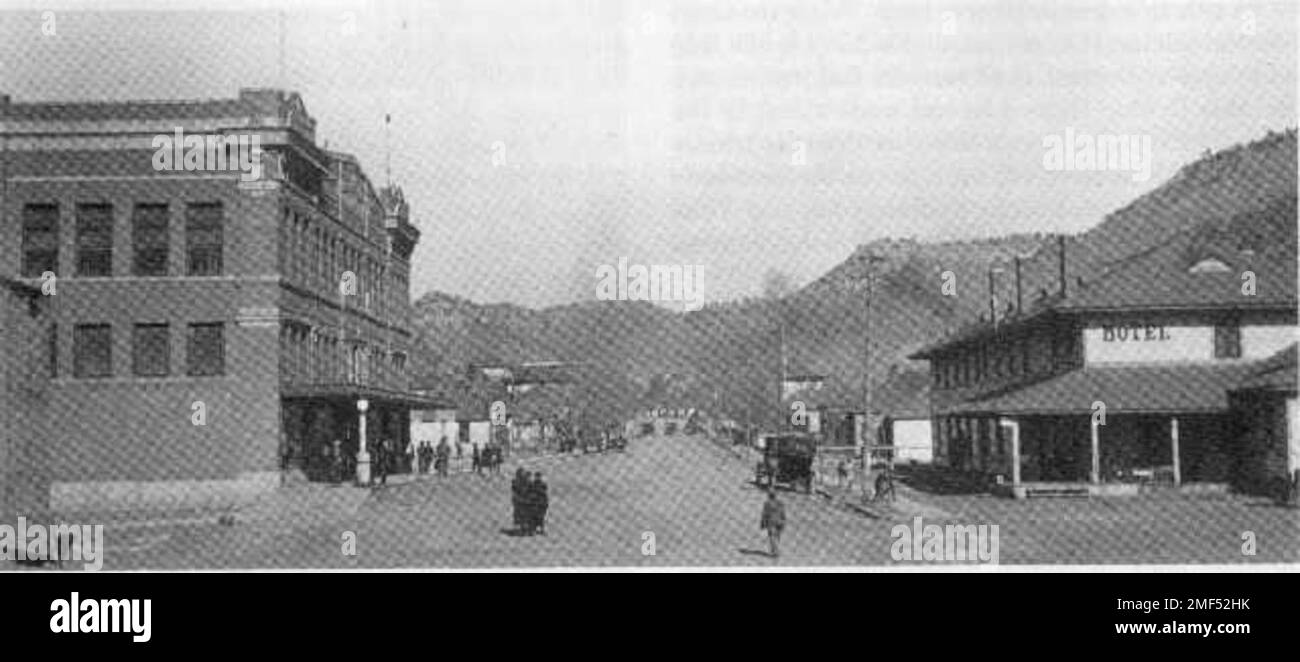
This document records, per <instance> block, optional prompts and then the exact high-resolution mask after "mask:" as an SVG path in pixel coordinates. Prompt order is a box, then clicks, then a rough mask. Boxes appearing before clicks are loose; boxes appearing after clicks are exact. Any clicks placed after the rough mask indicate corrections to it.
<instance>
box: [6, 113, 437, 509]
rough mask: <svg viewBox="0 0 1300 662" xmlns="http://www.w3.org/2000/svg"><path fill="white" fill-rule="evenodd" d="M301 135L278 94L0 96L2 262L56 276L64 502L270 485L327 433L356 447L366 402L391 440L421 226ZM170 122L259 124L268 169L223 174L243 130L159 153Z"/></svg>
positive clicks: (36, 275) (400, 422) (57, 492)
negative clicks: (203, 155)
mask: <svg viewBox="0 0 1300 662" xmlns="http://www.w3.org/2000/svg"><path fill="white" fill-rule="evenodd" d="M315 130H316V122H315V120H313V119H312V117H311V116H310V115H309V114H308V113H307V111H306V109H305V108H304V106H303V104H302V101H301V99H300V98H299V97H298V95H296V94H292V93H287V92H284V91H279V90H266V89H256V90H241V91H240V92H239V95H238V96H237V97H235V98H228V99H212V100H200V101H161V102H152V101H150V102H137V101H127V102H91V103H51V102H36V103H27V102H19V101H15V100H11V99H10V98H9V97H7V96H0V275H9V276H12V277H15V278H17V279H19V280H20V281H21V282H24V283H27V284H29V285H32V286H35V287H40V286H41V284H42V283H43V282H45V281H47V280H49V279H50V278H53V279H54V280H55V284H56V289H55V291H54V292H53V293H52V295H51V296H48V297H47V298H48V303H47V306H48V314H49V320H50V323H49V325H48V330H47V331H46V332H45V333H46V334H47V338H45V339H43V341H42V342H44V343H46V346H47V347H48V348H49V351H50V352H51V355H50V359H49V361H48V362H47V363H48V378H49V388H48V392H49V393H48V400H49V402H48V412H49V416H48V424H49V425H48V427H49V430H48V436H47V438H46V443H47V444H49V446H50V448H51V450H52V453H51V455H50V457H51V462H52V466H51V473H52V475H53V478H54V481H55V482H54V485H53V488H52V492H53V497H54V500H55V502H56V503H55V505H56V507H61V508H65V509H66V508H75V507H77V506H78V505H79V504H81V503H82V502H87V501H89V502H103V501H105V500H110V501H116V500H126V501H155V500H158V499H163V500H166V499H171V500H176V499H184V498H200V497H201V495H205V494H206V495H209V496H210V495H213V494H218V495H221V494H225V495H231V494H246V493H248V492H250V491H256V490H260V489H265V488H269V487H273V486H275V485H278V484H280V482H281V480H282V479H283V477H284V476H285V475H299V474H300V472H302V471H306V472H307V473H311V469H312V458H316V457H319V456H320V455H321V452H322V450H321V449H322V447H323V446H324V445H325V444H327V443H330V442H332V441H333V440H334V439H340V440H342V441H343V443H344V445H345V448H346V449H347V450H348V451H349V452H350V453H353V454H355V453H356V451H357V440H358V438H359V433H360V430H359V427H360V426H359V422H360V415H359V413H358V411H359V409H360V408H359V407H358V401H361V400H364V401H366V403H367V404H368V405H369V406H368V408H367V410H366V412H365V414H364V416H365V422H366V424H367V430H368V431H369V437H368V438H369V439H373V438H375V437H376V436H381V437H385V438H389V439H392V440H395V441H396V443H397V445H398V447H399V448H400V447H403V446H404V445H405V443H406V439H407V437H408V435H409V424H408V420H409V416H408V411H409V408H410V406H411V405H412V404H416V403H418V402H420V398H418V397H417V396H415V395H413V394H412V393H411V392H410V390H409V377H408V373H407V370H408V366H407V357H408V355H409V353H410V345H411V338H412V334H411V327H410V319H411V310H410V299H409V287H410V286H409V274H410V257H411V252H412V250H413V249H414V247H415V245H416V242H417V241H418V240H419V236H420V233H419V231H418V230H417V229H416V228H415V226H414V225H413V224H412V222H411V218H410V211H409V209H408V207H407V205H406V203H405V201H404V199H403V195H402V191H401V190H400V189H398V188H396V187H389V188H376V187H375V186H374V185H372V183H371V182H370V180H369V179H368V178H367V177H366V175H365V173H364V172H362V170H361V168H360V166H359V164H358V163H357V161H356V159H355V158H353V157H351V156H349V155H347V154H342V153H339V152H332V151H328V150H326V149H323V148H322V147H320V146H318V145H317V144H316V138H315ZM178 132H180V135H184V136H194V137H202V136H224V137H228V138H231V139H232V140H233V139H234V138H236V137H242V138H244V139H246V140H247V139H250V138H253V139H257V140H258V141H259V142H260V148H261V151H262V154H261V162H260V163H261V165H262V168H261V169H260V170H261V172H260V173H259V174H260V177H259V178H257V179H256V180H253V181H248V180H249V179H250V177H249V174H250V173H249V172H247V171H239V170H237V169H235V167H236V166H235V164H238V163H239V158H238V156H239V155H240V154H239V151H238V148H239V147H243V146H244V145H241V144H238V143H234V144H231V145H230V146H227V147H226V148H225V149H226V150H227V152H226V155H227V157H228V164H227V168H225V169H216V168H214V166H219V162H220V161H221V160H222V159H216V158H214V156H215V155H214V154H213V152H212V151H209V152H208V153H207V160H206V162H205V164H196V163H194V162H191V161H190V155H189V154H188V152H187V153H186V155H185V157H184V159H182V160H174V162H173V163H172V164H170V167H169V164H167V163H165V162H162V163H160V159H159V157H160V152H161V150H165V149H167V148H168V146H167V142H168V140H167V139H170V140H171V141H172V142H175V137H176V136H177V135H178ZM164 137H166V138H164ZM160 145H162V147H160ZM187 147H188V145H187ZM160 165H161V166H162V167H163V169H160ZM194 165H206V169H200V168H191V169H188V170H187V169H185V168H184V166H194Z"/></svg>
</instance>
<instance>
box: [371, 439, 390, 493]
mask: <svg viewBox="0 0 1300 662" xmlns="http://www.w3.org/2000/svg"><path fill="white" fill-rule="evenodd" d="M374 477H375V479H377V481H378V482H379V484H380V485H387V484H388V445H387V444H386V443H384V442H383V441H379V442H377V443H376V444H375V476H374ZM372 482H374V481H372Z"/></svg>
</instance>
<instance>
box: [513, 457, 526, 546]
mask: <svg viewBox="0 0 1300 662" xmlns="http://www.w3.org/2000/svg"><path fill="white" fill-rule="evenodd" d="M527 490H528V472H527V471H524V469H523V468H522V467H520V468H519V469H516V470H515V477H514V479H513V480H511V481H510V506H511V510H512V515H513V518H514V522H515V530H516V531H518V532H520V533H526V532H527V525H528V518H527V504H526V496H527V495H526V492H527Z"/></svg>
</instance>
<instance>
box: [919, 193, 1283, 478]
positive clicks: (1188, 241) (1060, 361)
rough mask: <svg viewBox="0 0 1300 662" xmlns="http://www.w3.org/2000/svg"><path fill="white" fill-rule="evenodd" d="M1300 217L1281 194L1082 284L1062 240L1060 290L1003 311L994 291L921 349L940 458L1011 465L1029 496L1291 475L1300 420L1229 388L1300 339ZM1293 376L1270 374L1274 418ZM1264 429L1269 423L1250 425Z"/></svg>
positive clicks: (1004, 470) (983, 467) (1241, 384)
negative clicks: (979, 315) (966, 322)
mask: <svg viewBox="0 0 1300 662" xmlns="http://www.w3.org/2000/svg"><path fill="white" fill-rule="evenodd" d="M1295 215H1296V206H1295V198H1294V197H1290V198H1285V199H1278V200H1274V201H1273V202H1272V203H1270V204H1269V205H1268V206H1267V208H1266V209H1265V210H1263V211H1262V212H1260V213H1255V214H1246V215H1242V216H1240V217H1236V218H1232V219H1223V220H1222V221H1221V222H1219V223H1215V224H1209V225H1207V226H1203V227H1198V228H1196V229H1194V230H1191V231H1187V232H1184V233H1182V234H1180V235H1179V236H1176V237H1173V238H1170V239H1168V240H1167V241H1164V242H1161V243H1160V244H1158V245H1155V246H1153V247H1152V248H1150V249H1148V250H1145V251H1141V252H1139V253H1138V254H1136V255H1133V256H1130V257H1129V258H1127V259H1124V260H1121V261H1119V262H1118V263H1116V264H1114V265H1112V266H1111V267H1110V268H1109V269H1107V270H1106V271H1105V272H1104V273H1101V274H1099V275H1098V276H1097V277H1095V278H1093V279H1092V280H1091V281H1090V282H1085V283H1078V282H1076V283H1073V284H1070V283H1069V282H1068V280H1067V264H1068V260H1067V256H1066V249H1065V246H1066V243H1065V242H1064V241H1062V242H1061V244H1060V255H1059V264H1060V278H1059V290H1058V291H1057V292H1055V293H1052V294H1049V295H1045V296H1042V297H1040V298H1039V301H1037V302H1036V305H1035V306H1034V307H1033V308H1030V309H1027V310H1024V311H1017V310H1015V309H1014V307H1013V308H1012V309H1011V310H1010V312H1009V313H1008V314H1007V315H1006V316H1004V317H1002V318H1001V319H998V318H997V316H998V314H999V313H1000V312H1001V311H1000V310H999V307H998V306H997V305H996V304H994V305H993V306H992V307H991V313H990V315H989V316H988V317H986V318H984V319H982V320H981V321H980V323H978V324H974V325H972V326H970V327H969V328H967V329H964V330H962V331H959V332H958V333H955V334H953V335H951V336H949V337H948V338H945V339H943V340H942V341H940V342H938V343H935V344H933V345H931V346H929V347H926V348H924V349H922V350H921V351H919V352H917V353H915V354H914V355H913V358H918V359H927V360H929V362H930V367H931V376H932V389H931V392H932V395H931V409H932V418H933V424H934V428H935V431H936V441H935V455H936V459H937V460H938V461H940V462H943V463H946V464H948V465H951V466H954V467H957V468H960V469H965V470H969V471H973V472H979V473H984V474H988V475H990V476H1001V477H1002V479H1003V480H1004V481H1005V482H1006V483H1007V484H1009V485H1010V486H1011V487H1012V488H1013V490H1014V492H1015V493H1017V494H1024V493H1025V491H1026V490H1032V489H1044V490H1052V491H1060V490H1067V489H1074V490H1080V491H1082V490H1087V491H1090V492H1097V493H1104V492H1121V493H1122V492H1129V491H1135V489H1136V488H1137V487H1140V486H1141V485H1143V484H1161V483H1165V484H1169V483H1172V484H1174V485H1181V484H1185V483H1200V484H1213V485H1225V486H1226V485H1231V486H1235V487H1237V488H1238V489H1242V490H1245V491H1253V492H1258V491H1261V490H1264V489H1266V486H1268V485H1276V484H1277V482H1278V481H1279V480H1283V479H1285V477H1286V476H1288V475H1290V474H1291V472H1294V471H1295V470H1296V469H1297V468H1300V467H1297V466H1295V465H1296V462H1297V459H1296V458H1297V455H1300V452H1298V451H1297V431H1296V423H1297V422H1296V421H1290V424H1289V425H1287V424H1286V421H1285V420H1283V419H1282V418H1281V417H1280V416H1279V420H1283V425H1282V426H1281V431H1280V432H1278V431H1277V430H1278V428H1277V426H1275V425H1273V420H1272V419H1271V418H1270V420H1269V421H1265V422H1263V423H1261V422H1260V421H1258V420H1256V419H1257V418H1258V413H1257V412H1256V413H1252V411H1251V410H1250V409H1248V408H1244V407H1242V406H1240V403H1242V402H1244V401H1245V400H1247V399H1248V398H1242V397H1241V395H1240V394H1238V395H1236V396H1234V395H1233V394H1234V393H1238V392H1239V391H1241V390H1242V389H1247V388H1248V387H1249V385H1250V382H1249V380H1248V378H1249V376H1250V375H1252V374H1256V373H1258V372H1259V371H1260V369H1261V366H1264V365H1266V364H1269V363H1270V362H1279V361H1282V360H1283V358H1284V357H1285V356H1286V352H1288V351H1291V352H1294V346H1295V343H1296V341H1297V339H1298V338H1300V335H1298V330H1297V326H1296V324H1297V298H1296V226H1295V217H1296V216H1295ZM1067 286H1069V287H1067ZM1015 296H1017V298H1019V297H1018V293H1017V295H1015ZM1003 300H1006V299H1003ZM1292 356H1293V354H1292ZM1289 380H1290V381H1289V386H1288V385H1287V384H1283V385H1282V386H1277V385H1275V384H1271V383H1270V384H1271V385H1270V386H1269V388H1268V392H1269V393H1271V394H1279V397H1281V398H1282V400H1281V402H1283V404H1282V405H1279V406H1278V407H1273V408H1272V409H1270V410H1269V412H1268V413H1267V415H1268V416H1273V413H1272V412H1274V411H1275V410H1279V409H1280V410H1281V411H1284V412H1286V411H1289V412H1292V413H1293V412H1294V411H1295V403H1294V398H1295V396H1294V393H1295V375H1294V374H1291V375H1289ZM1288 393H1289V394H1290V395H1289V397H1290V402H1289V404H1287V403H1286V402H1285V399H1286V397H1287V394H1288ZM1253 428H1259V429H1264V430H1266V431H1267V433H1262V432H1261V433H1259V434H1254V435H1253V436H1252V437H1251V438H1249V439H1247V438H1244V437H1243V430H1250V429H1253ZM1270 435H1271V436H1270ZM1263 439H1268V441H1261V440H1263ZM1288 458H1290V459H1288Z"/></svg>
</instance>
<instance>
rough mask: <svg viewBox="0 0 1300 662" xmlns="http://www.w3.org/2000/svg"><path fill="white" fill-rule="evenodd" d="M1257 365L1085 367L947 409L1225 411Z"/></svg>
mask: <svg viewBox="0 0 1300 662" xmlns="http://www.w3.org/2000/svg"><path fill="white" fill-rule="evenodd" d="M1256 368H1257V364H1256V363H1253V362H1241V363H1229V364H1207V363H1184V364H1175V365H1142V366H1135V365H1127V366H1108V367H1089V368H1081V369H1079V370H1072V371H1070V372H1067V373H1064V374H1061V375H1056V376H1054V377H1051V378H1048V379H1046V380H1043V381H1041V382H1038V383H1036V384H1032V385H1030V386H1026V387H1023V388H1018V389H1015V390H1012V391H1004V392H1002V393H999V394H993V395H989V396H985V397H982V398H980V399H977V400H968V401H966V402H963V403H960V404H958V405H955V406H953V407H949V408H947V409H946V412H945V413H962V414H976V413H981V414H1027V415H1034V414H1036V415H1053V414H1090V413H1092V404H1093V403H1094V402H1102V403H1105V405H1106V412H1107V413H1110V414H1114V413H1130V414H1134V413H1147V414H1154V413H1169V414H1178V413H1217V412H1225V411H1227V410H1228V391H1230V390H1232V389H1233V388H1234V387H1235V386H1236V385H1237V384H1238V383H1239V382H1240V381H1241V379H1242V378H1243V377H1244V376H1245V375H1247V374H1249V373H1250V372H1251V371H1252V370H1254V369H1256Z"/></svg>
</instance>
